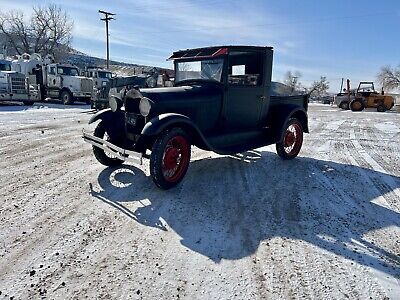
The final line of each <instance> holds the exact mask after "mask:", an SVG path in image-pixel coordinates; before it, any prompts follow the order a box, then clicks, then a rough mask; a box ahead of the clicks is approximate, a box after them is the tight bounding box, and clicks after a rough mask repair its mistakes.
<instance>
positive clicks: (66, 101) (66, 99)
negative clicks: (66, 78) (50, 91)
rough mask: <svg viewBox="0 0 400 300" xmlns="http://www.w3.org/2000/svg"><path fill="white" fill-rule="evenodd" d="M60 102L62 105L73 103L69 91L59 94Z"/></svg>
mask: <svg viewBox="0 0 400 300" xmlns="http://www.w3.org/2000/svg"><path fill="white" fill-rule="evenodd" d="M60 100H61V101H62V103H63V104H64V105H69V104H73V103H74V98H73V97H72V94H71V93H70V92H69V91H62V92H61V94H60Z"/></svg>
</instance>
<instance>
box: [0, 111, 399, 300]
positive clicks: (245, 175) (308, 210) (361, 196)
mask: <svg viewBox="0 0 400 300" xmlns="http://www.w3.org/2000/svg"><path fill="white" fill-rule="evenodd" d="M89 110H90V109H89V107H88V106H84V105H81V106H79V105H77V106H70V107H64V106H62V105H56V104H52V105H47V104H46V105H42V106H41V105H35V106H33V107H30V108H28V107H26V106H0V157H1V160H0V167H1V168H0V178H1V186H0V190H1V192H0V196H1V197H0V201H1V203H0V205H1V210H0V298H1V297H4V298H5V299H10V297H14V299H38V298H41V297H46V298H49V299H81V298H84V297H87V298H89V299H110V298H119V299H128V298H132V299H173V298H185V299H297V298H306V299H346V298H350V299H370V298H372V299H387V298H390V299H399V298H400V297H399V295H400V281H399V278H400V259H399V256H400V241H399V237H400V132H399V128H400V114H397V113H395V112H386V113H377V112H374V111H364V112H361V113H353V112H350V111H341V110H339V109H337V108H331V107H330V106H328V105H311V106H310V111H309V119H310V129H311V133H310V134H308V135H306V136H305V140H304V146H303V149H302V151H301V153H300V156H299V157H298V158H297V159H295V160H293V161H282V160H280V159H279V158H278V156H277V155H276V153H275V151H274V147H273V146H269V147H264V148H261V149H257V150H254V151H249V152H246V153H242V154H237V155H232V156H219V155H216V154H214V153H211V152H205V151H200V150H198V149H193V154H192V155H193V158H192V163H191V165H190V168H189V171H188V173H187V176H186V178H185V179H184V181H183V182H182V184H181V185H180V186H178V187H177V188H175V189H172V190H169V191H162V190H159V189H157V188H156V187H155V185H154V184H153V183H152V180H151V178H150V177H149V168H148V164H145V165H144V166H143V167H142V168H137V167H135V166H132V165H123V166H122V167H119V168H106V167H104V166H102V165H100V164H99V163H97V162H96V161H95V159H94V157H93V155H92V153H91V147H90V145H88V144H86V143H84V142H83V141H82V139H81V138H80V135H81V130H82V128H83V127H85V126H87V125H85V124H86V122H87V121H88V119H89V118H90V116H91V113H89Z"/></svg>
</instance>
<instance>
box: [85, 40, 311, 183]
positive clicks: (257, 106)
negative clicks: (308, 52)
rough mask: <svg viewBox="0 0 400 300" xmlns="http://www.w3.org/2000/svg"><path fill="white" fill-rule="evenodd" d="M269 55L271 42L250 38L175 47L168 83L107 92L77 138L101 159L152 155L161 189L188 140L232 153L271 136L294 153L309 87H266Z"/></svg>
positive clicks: (183, 165) (183, 160)
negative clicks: (302, 90)
mask: <svg viewBox="0 0 400 300" xmlns="http://www.w3.org/2000/svg"><path fill="white" fill-rule="evenodd" d="M272 57H273V49H272V48H271V47H253V46H223V47H208V48H198V49H188V50H182V51H177V52H174V53H173V55H172V56H171V57H170V59H171V60H173V61H174V65H175V86H174V87H168V88H158V89H140V90H136V89H132V90H130V91H128V92H127V93H126V94H125V95H123V97H120V96H113V97H111V98H110V100H109V104H110V109H106V110H102V111H100V112H98V113H97V114H96V115H94V116H93V117H92V118H91V119H90V121H89V124H91V123H94V122H96V121H99V122H98V124H97V126H96V129H95V130H94V133H93V134H91V133H88V132H86V131H84V133H83V138H84V140H85V141H86V142H88V143H90V144H92V145H93V153H94V156H95V157H96V159H97V160H98V161H99V162H100V163H102V164H104V165H106V166H116V165H119V164H121V163H122V162H123V161H131V162H134V163H138V164H141V163H142V160H143V158H148V159H150V173H151V176H152V178H153V181H154V182H155V184H156V185H157V186H158V187H160V188H162V189H169V188H171V187H173V186H175V185H177V184H178V183H179V182H180V181H181V180H182V179H183V177H184V176H185V174H186V171H187V169H188V166H189V162H190V154H191V150H190V149H191V146H192V145H194V146H196V147H199V148H201V149H204V150H208V151H214V152H216V153H219V154H233V153H239V152H244V151H247V150H250V149H255V148H258V147H261V146H265V145H270V144H276V150H277V153H278V155H279V156H280V157H281V158H282V159H293V158H295V157H296V156H297V155H298V153H299V152H300V149H301V146H302V143H303V132H308V118H307V107H308V95H295V96H284V95H282V96H281V95H274V96H272V95H271V91H270V90H271V74H272Z"/></svg>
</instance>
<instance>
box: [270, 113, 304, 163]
mask: <svg viewBox="0 0 400 300" xmlns="http://www.w3.org/2000/svg"><path fill="white" fill-rule="evenodd" d="M302 145H303V126H302V125H301V123H300V121H299V120H298V119H296V118H292V119H289V121H288V122H287V123H286V125H285V128H284V136H283V140H282V142H279V143H277V144H276V152H277V153H278V155H279V156H280V158H282V159H284V160H288V159H293V158H295V157H296V156H297V155H298V154H299V152H300V149H301V146H302Z"/></svg>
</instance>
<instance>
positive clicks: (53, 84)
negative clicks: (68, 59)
mask: <svg viewBox="0 0 400 300" xmlns="http://www.w3.org/2000/svg"><path fill="white" fill-rule="evenodd" d="M12 68H13V70H15V71H17V72H19V73H23V74H24V75H25V76H27V77H29V78H30V79H31V82H33V80H35V83H36V84H38V85H40V91H41V99H42V100H45V99H46V98H52V99H60V100H61V101H62V102H63V103H64V104H72V103H74V101H75V100H79V101H84V102H86V103H88V104H89V103H90V100H91V99H92V97H93V95H94V86H93V80H92V79H91V78H87V77H84V76H80V71H79V69H78V68H77V67H75V66H72V65H68V64H58V63H55V62H54V60H53V59H52V58H51V57H46V58H45V59H42V58H41V57H40V55H38V54H35V55H32V56H30V55H29V54H24V55H23V56H21V57H20V58H19V59H18V60H15V61H13V63H12Z"/></svg>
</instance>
